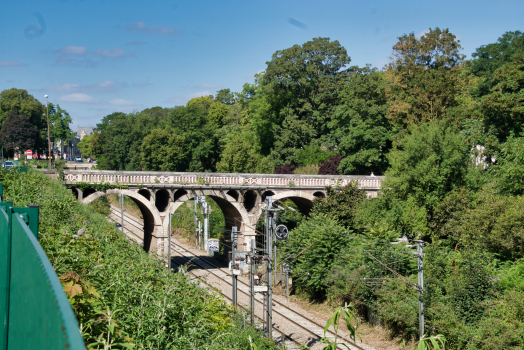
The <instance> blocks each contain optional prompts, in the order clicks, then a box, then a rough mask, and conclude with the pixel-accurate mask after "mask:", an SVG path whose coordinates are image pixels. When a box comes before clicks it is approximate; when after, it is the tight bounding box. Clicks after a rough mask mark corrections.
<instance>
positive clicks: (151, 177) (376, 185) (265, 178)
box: [64, 170, 384, 190]
mask: <svg viewBox="0 0 524 350" xmlns="http://www.w3.org/2000/svg"><path fill="white" fill-rule="evenodd" d="M64 175H65V176H64V179H65V182H66V183H67V184H71V185H72V184H75V183H78V182H87V183H92V184H94V183H109V184H111V185H116V184H118V185H125V186H138V187H139V186H154V185H163V186H166V185H170V186H169V187H184V186H192V187H195V186H198V187H206V186H209V187H260V188H295V187H296V188H308V189H315V188H318V189H323V188H325V187H327V186H337V185H338V186H345V185H347V184H348V183H350V182H352V181H356V182H357V186H358V187H359V188H362V189H369V190H379V189H380V188H381V181H382V180H383V179H384V177H382V176H376V177H372V176H357V175H298V174H289V175H288V174H285V175H281V174H235V173H228V174H226V173H181V172H153V171H110V170H66V171H64Z"/></svg>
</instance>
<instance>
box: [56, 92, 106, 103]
mask: <svg viewBox="0 0 524 350" xmlns="http://www.w3.org/2000/svg"><path fill="white" fill-rule="evenodd" d="M56 100H57V102H76V103H89V104H95V103H100V101H99V100H97V99H96V98H94V97H93V96H90V95H87V94H81V93H78V94H69V95H63V96H60V97H59V98H57V99H56Z"/></svg>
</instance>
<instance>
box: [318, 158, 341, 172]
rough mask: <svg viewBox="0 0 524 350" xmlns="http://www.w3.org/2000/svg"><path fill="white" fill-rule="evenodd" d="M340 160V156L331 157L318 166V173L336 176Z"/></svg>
mask: <svg viewBox="0 0 524 350" xmlns="http://www.w3.org/2000/svg"><path fill="white" fill-rule="evenodd" d="M342 158H343V157H342V156H341V155H335V156H332V157H331V158H329V160H326V161H325V162H324V163H322V165H320V168H319V169H318V173H319V174H320V175H338V174H339V173H338V166H339V165H340V161H341V160H342Z"/></svg>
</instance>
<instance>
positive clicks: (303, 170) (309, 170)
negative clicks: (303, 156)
mask: <svg viewBox="0 0 524 350" xmlns="http://www.w3.org/2000/svg"><path fill="white" fill-rule="evenodd" d="M319 169H320V166H318V165H315V164H312V165H304V166H303V167H300V168H296V169H295V174H305V175H318V172H319Z"/></svg>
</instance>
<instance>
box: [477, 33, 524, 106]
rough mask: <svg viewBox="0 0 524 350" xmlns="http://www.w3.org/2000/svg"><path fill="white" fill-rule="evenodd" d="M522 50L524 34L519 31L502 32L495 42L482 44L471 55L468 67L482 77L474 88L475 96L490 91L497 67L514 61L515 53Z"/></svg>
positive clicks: (523, 47)
mask: <svg viewBox="0 0 524 350" xmlns="http://www.w3.org/2000/svg"><path fill="white" fill-rule="evenodd" d="M523 51H524V34H523V33H522V32H520V31H515V32H506V33H504V34H503V35H502V36H501V37H500V38H499V39H498V40H497V42H496V43H493V44H488V45H482V46H481V47H479V48H478V49H477V50H476V51H475V52H474V53H473V54H472V56H473V57H474V60H472V61H471V64H470V65H469V69H470V70H471V72H472V73H473V74H474V75H476V76H477V77H482V78H484V81H483V82H481V83H479V84H478V86H477V88H476V89H475V90H476V95H477V96H484V95H487V94H489V93H490V91H491V89H492V87H493V86H494V83H495V84H496V82H494V81H493V78H494V75H495V72H496V70H497V69H499V68H500V67H502V66H503V65H505V64H507V63H511V62H514V60H515V55H518V54H519V53H520V54H522V52H523Z"/></svg>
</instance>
